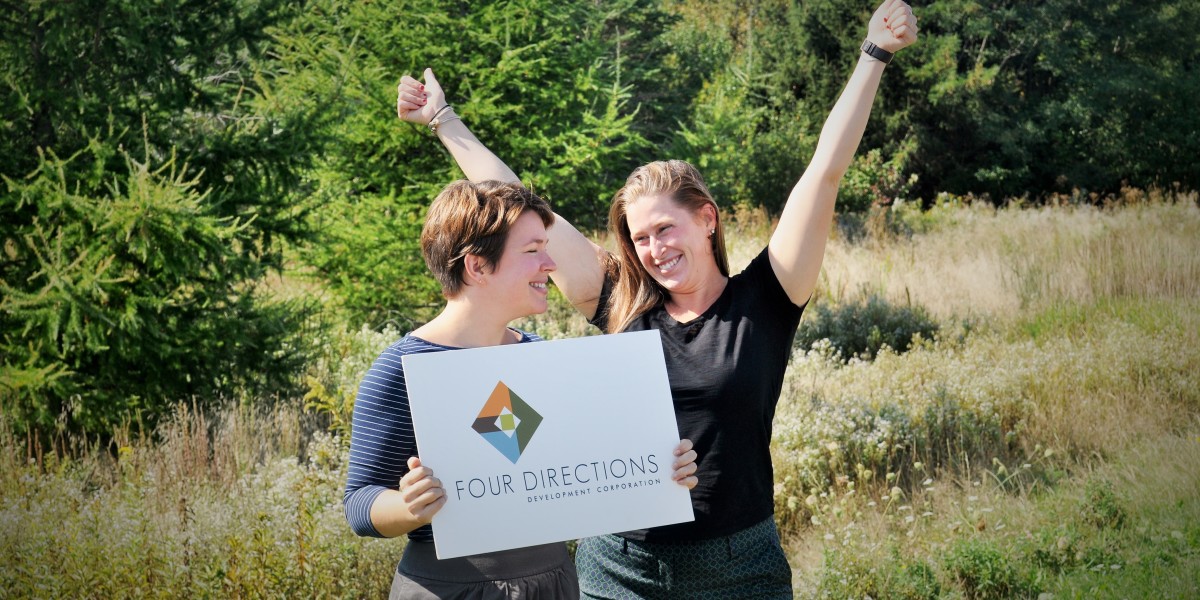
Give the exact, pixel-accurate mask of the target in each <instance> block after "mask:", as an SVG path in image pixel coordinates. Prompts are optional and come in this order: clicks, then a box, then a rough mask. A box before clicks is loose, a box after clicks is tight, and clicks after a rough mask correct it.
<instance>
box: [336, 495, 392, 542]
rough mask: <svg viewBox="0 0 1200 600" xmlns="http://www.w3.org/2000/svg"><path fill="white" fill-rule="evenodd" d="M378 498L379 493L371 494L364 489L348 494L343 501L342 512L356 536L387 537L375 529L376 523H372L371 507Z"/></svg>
mask: <svg viewBox="0 0 1200 600" xmlns="http://www.w3.org/2000/svg"><path fill="white" fill-rule="evenodd" d="M379 491H382V490H379ZM378 496H379V493H378V492H376V493H371V490H367V489H364V488H360V489H358V490H353V491H347V492H346V496H345V497H344V498H343V499H342V510H343V514H344V515H345V517H346V523H347V524H348V525H350V531H353V532H354V534H355V535H357V536H359V537H374V538H382V537H387V536H385V535H383V534H381V533H379V530H378V529H375V523H373V522H372V521H371V505H372V504H374V502H375V498H377V497H378Z"/></svg>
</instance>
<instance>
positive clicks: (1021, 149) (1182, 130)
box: [675, 0, 1200, 210]
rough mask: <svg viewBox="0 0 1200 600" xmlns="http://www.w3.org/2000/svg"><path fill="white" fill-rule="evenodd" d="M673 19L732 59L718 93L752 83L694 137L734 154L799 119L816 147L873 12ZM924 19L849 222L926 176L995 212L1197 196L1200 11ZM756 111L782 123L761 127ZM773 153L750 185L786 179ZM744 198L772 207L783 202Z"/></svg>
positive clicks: (743, 5) (1004, 11) (946, 10)
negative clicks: (1067, 199)
mask: <svg viewBox="0 0 1200 600" xmlns="http://www.w3.org/2000/svg"><path fill="white" fill-rule="evenodd" d="M675 6H676V10H678V11H679V12H681V13H682V14H684V15H685V19H684V21H683V22H681V23H680V24H679V25H677V27H678V28H691V29H696V30H701V31H704V32H707V33H708V34H709V36H710V37H715V38H716V40H715V41H713V40H711V39H709V40H706V41H705V43H706V44H708V45H713V44H715V45H717V46H719V47H722V48H724V49H726V50H727V52H728V56H729V57H730V58H729V62H728V63H727V65H728V66H725V67H723V68H721V67H718V69H716V70H715V71H714V73H713V75H712V76H710V77H709V78H707V81H709V82H729V81H730V78H729V76H728V74H727V72H728V71H729V70H730V69H732V68H734V67H736V68H737V69H740V71H741V72H742V73H744V74H745V75H744V76H743V77H741V78H740V80H739V81H738V82H737V84H736V85H733V86H731V87H730V88H729V90H728V91H726V92H725V96H727V97H734V98H736V104H729V101H728V100H723V99H722V97H721V96H716V97H713V96H710V97H708V98H703V95H702V96H701V97H699V98H698V101H697V103H696V104H695V105H693V111H692V115H691V120H690V121H689V122H688V124H689V129H692V131H693V133H694V132H695V131H696V128H698V129H699V131H704V130H705V129H704V128H705V127H708V128H709V130H711V131H713V134H711V135H708V136H701V137H700V138H699V139H700V140H704V139H709V140H722V139H724V140H726V142H725V143H726V144H731V143H736V141H733V140H728V139H727V137H726V136H728V134H729V133H731V132H733V131H738V132H741V133H742V134H743V137H745V136H748V135H751V134H752V135H756V136H761V135H762V134H763V132H764V131H779V130H780V129H781V127H780V125H783V126H784V127H786V126H788V123H789V120H788V115H789V114H790V113H789V111H800V112H802V113H806V114H807V119H808V123H809V125H808V126H805V127H799V128H797V129H798V130H799V132H800V133H802V134H806V135H807V136H812V135H814V134H815V133H816V131H817V128H819V126H820V120H821V118H822V117H823V115H824V114H825V113H826V112H827V111H828V110H829V107H831V106H832V105H833V102H834V100H835V99H836V97H837V94H838V93H839V92H840V91H841V86H842V85H843V84H844V82H845V78H846V74H847V73H848V71H849V68H850V66H851V64H852V61H853V60H856V59H857V54H856V53H855V52H854V50H853V49H854V48H856V47H857V45H858V44H859V43H860V42H861V39H862V35H863V31H864V28H863V24H864V23H865V22H866V20H867V18H868V15H869V12H870V10H871V9H872V8H873V6H871V5H869V4H864V3H862V2H858V1H856V0H816V1H811V2H800V3H796V2H785V1H783V0H761V1H746V0H728V1H724V2H717V3H709V2H691V1H683V2H677V3H675ZM916 12H917V14H918V16H919V17H920V18H921V28H922V33H921V36H922V39H921V42H920V43H919V44H917V45H916V46H914V47H913V48H911V49H908V50H905V52H904V53H903V54H901V55H900V56H899V57H897V59H896V61H895V62H894V63H892V64H891V65H890V66H889V67H888V73H887V75H886V76H885V77H884V80H883V83H882V86H881V91H880V95H879V98H878V100H877V101H876V104H875V112H874V115H873V116H872V120H871V123H870V125H869V127H868V130H867V134H866V136H865V138H864V141H863V149H865V150H869V149H880V150H881V152H882V155H883V157H885V158H884V161H883V162H884V165H885V168H883V169H880V168H879V167H878V165H876V166H872V165H869V164H864V163H863V161H864V160H867V155H866V153H865V152H860V159H859V161H858V162H856V164H855V165H854V166H853V167H852V169H851V176H850V177H848V180H854V179H855V173H856V172H857V173H859V175H858V179H859V188H858V190H857V191H856V190H849V191H850V193H849V194H843V195H842V196H841V197H840V198H839V201H840V202H843V207H844V208H849V209H852V210H854V209H860V208H865V206H866V205H867V204H869V203H871V202H875V203H878V202H880V201H886V200H887V199H888V198H887V196H889V195H890V196H893V197H894V196H895V195H901V194H902V193H903V192H904V191H905V190H906V189H908V188H909V183H910V180H912V176H913V175H915V176H916V180H915V181H912V183H915V186H912V188H911V189H912V191H913V192H914V193H915V194H916V195H918V196H920V197H923V198H932V197H933V196H934V195H935V194H936V193H937V192H941V191H949V192H953V193H957V194H965V193H976V194H980V193H986V194H989V195H990V196H991V197H992V198H993V199H994V200H996V201H1001V200H1003V199H1005V198H1008V197H1016V196H1034V197H1038V196H1040V195H1043V194H1046V193H1048V192H1055V191H1059V192H1062V191H1070V190H1072V189H1075V188H1085V189H1088V190H1094V191H1099V192H1115V191H1117V190H1118V189H1119V188H1120V186H1121V185H1123V184H1124V183H1128V184H1130V185H1135V186H1140V187H1149V186H1153V185H1160V186H1169V185H1173V184H1174V183H1176V182H1178V183H1180V184H1182V185H1184V186H1185V187H1188V188H1195V187H1196V186H1197V185H1198V184H1200V160H1198V159H1197V158H1196V157H1197V156H1200V141H1198V140H1197V137H1196V136H1195V135H1194V133H1195V132H1196V131H1200V116H1198V115H1197V113H1196V111H1194V110H1192V109H1191V108H1190V104H1191V103H1192V102H1193V100H1192V99H1193V98H1195V97H1196V94H1197V92H1198V91H1200V90H1198V89H1197V86H1200V76H1198V73H1197V71H1196V64H1197V62H1198V61H1197V57H1198V56H1197V55H1198V53H1200V10H1197V9H1196V8H1195V7H1194V6H1192V3H1186V2H1180V1H1178V0H1154V1H1150V2H1108V3H1102V4H1099V5H1097V4H1096V3H1087V2H1079V1H1077V0H1048V1H1045V2H1020V1H1016V0H1011V1H1005V2H989V3H983V2H977V1H974V0H940V1H936V2H929V3H918V4H917V5H916ZM685 37H686V36H685ZM690 39H694V36H693V38H690ZM1163 40H1171V41H1172V43H1163ZM694 46H695V49H693V50H689V52H696V53H697V54H698V55H703V51H702V49H703V47H704V44H695V45H694ZM789 96H790V97H791V98H792V101H790V102H789V101H786V100H784V99H785V98H787V97H789ZM722 105H726V106H728V107H729V108H728V109H726V110H723V111H720V110H719V109H717V107H720V106H722ZM714 110H718V114H719V115H721V114H728V115H731V116H732V117H733V118H732V119H726V118H725V117H724V116H721V117H720V118H718V119H716V122H718V123H720V124H721V125H723V126H725V128H726V129H723V130H720V129H714V128H712V127H711V126H708V125H707V123H709V122H711V121H712V120H713V119H712V116H711V115H712V114H713V112H714ZM758 110H768V111H774V114H776V115H779V117H780V118H779V119H777V120H774V121H770V120H758V121H757V123H756V126H754V127H750V125H747V123H749V122H752V121H754V119H753V115H754V114H755V112H756V111H758ZM738 123H741V124H740V125H738ZM731 124H732V125H731ZM688 135H689V134H688V133H685V134H684V136H685V138H687V137H688ZM789 137H790V139H792V140H795V145H794V146H793V148H791V149H790V150H789V158H791V159H793V160H795V161H796V162H797V163H799V164H800V165H801V167H800V170H802V165H803V163H805V162H807V159H808V154H807V152H806V151H805V150H806V149H808V148H811V142H807V141H806V139H805V137H804V136H803V135H801V136H796V137H791V136H789ZM696 141H698V140H692V139H689V142H691V143H690V146H691V147H692V148H699V150H700V151H699V152H693V153H692V155H693V156H695V157H696V159H697V160H698V161H700V162H703V161H704V160H705V159H706V158H707V159H709V160H713V158H712V157H714V156H716V157H718V159H717V161H716V162H717V163H718V164H724V163H731V164H732V163H736V160H732V161H731V160H725V159H719V157H721V156H729V155H730V152H729V151H728V150H725V149H723V148H721V146H720V145H719V144H716V145H714V144H703V143H701V144H697V143H695V142H696ZM753 145H754V146H755V147H756V148H761V147H763V146H764V144H763V142H762V141H761V139H760V140H758V141H756V142H755V144H753ZM709 148H711V149H709ZM764 154H765V155H766V156H764V157H763V159H762V160H759V159H755V160H746V159H744V158H743V162H744V163H745V164H744V165H737V169H736V170H738V171H739V172H740V173H741V179H744V180H749V181H758V180H759V179H761V178H764V177H769V176H770V175H768V174H767V173H771V174H773V173H776V172H779V171H780V169H779V167H778V166H777V165H776V164H773V163H772V160H771V156H772V155H773V154H774V153H773V152H772V153H764ZM776 161H778V159H776ZM876 162H878V161H876ZM764 170H765V171H766V172H764ZM790 172H797V171H796V170H795V169H793V170H792V171H790ZM790 172H789V173H790ZM785 179H787V178H785ZM872 180H874V181H873V182H872V183H871V184H870V185H867V186H866V188H864V187H863V184H864V183H865V182H866V181H872ZM780 185H783V183H781V184H780ZM717 187H720V186H717ZM872 196H875V198H874V199H872ZM735 197H736V199H737V200H739V201H740V200H747V201H750V202H753V203H755V204H764V205H766V206H773V202H774V198H777V197H778V192H774V193H768V194H767V195H766V196H765V197H763V196H751V195H749V194H746V193H741V192H739V193H735Z"/></svg>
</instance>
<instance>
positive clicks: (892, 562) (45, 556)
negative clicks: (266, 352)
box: [0, 196, 1200, 597]
mask: <svg viewBox="0 0 1200 600" xmlns="http://www.w3.org/2000/svg"><path fill="white" fill-rule="evenodd" d="M891 216H892V223H893V227H894V228H893V229H892V230H891V231H892V233H885V234H884V235H877V236H876V237H873V238H871V237H868V238H866V239H861V238H859V239H858V241H851V239H850V237H849V236H837V237H835V239H833V240H831V242H830V244H829V249H828V252H827V255H826V257H825V268H824V270H823V272H822V275H821V283H820V287H819V290H818V292H817V297H816V299H815V301H816V302H826V303H836V302H839V301H843V300H849V299H854V298H856V297H858V296H859V295H861V294H864V293H878V294H883V295H885V296H886V297H888V298H889V299H891V300H892V301H893V302H898V303H908V302H911V303H913V304H919V305H923V306H925V307H926V308H927V309H928V310H929V311H930V312H931V313H932V314H934V315H936V316H937V317H939V318H940V320H941V321H942V323H943V332H944V334H943V335H942V337H941V338H940V339H938V340H935V341H931V342H927V343H923V344H921V345H918V346H917V347H916V348H915V349H914V350H911V351H909V352H908V353H906V354H903V355H898V354H895V353H889V352H884V353H883V354H881V355H880V357H879V358H877V359H876V360H874V361H872V362H861V361H851V363H850V364H842V363H840V362H837V361H834V360H833V359H832V358H831V356H830V354H829V352H828V351H826V350H822V349H821V348H819V347H818V349H816V350H815V351H813V352H807V353H805V352H798V353H797V355H796V356H795V357H794V358H793V364H792V367H791V368H790V370H789V373H788V378H787V381H786V384H785V390H784V395H783V398H782V399H781V401H780V405H779V409H778V414H777V418H776V441H775V444H774V448H773V451H774V459H775V467H776V473H777V489H776V499H777V516H778V520H779V523H780V525H781V529H782V532H783V534H784V536H785V538H786V539H787V540H788V543H789V544H790V548H791V549H792V561H793V566H794V567H797V568H798V569H799V570H798V571H797V582H798V583H799V585H800V591H799V593H800V595H801V596H809V595H820V594H824V595H826V596H828V597H847V596H857V597H862V596H863V595H872V596H873V597H884V596H887V595H888V594H889V593H891V594H892V595H895V594H896V593H898V592H897V590H900V589H902V588H903V589H905V590H910V591H911V590H921V589H924V590H926V591H928V590H930V589H935V588H936V589H938V590H941V591H944V592H947V593H951V594H952V595H953V594H958V595H960V596H962V595H965V596H970V595H971V594H972V592H971V591H970V588H969V587H964V586H969V585H970V584H969V583H963V580H960V579H961V577H962V576H963V575H962V573H960V572H959V571H961V569H962V565H961V564H960V563H953V564H951V563H949V562H945V561H943V559H942V557H944V556H957V557H968V558H970V557H975V558H979V557H983V558H987V557H989V556H992V555H990V554H987V553H986V552H983V551H982V550H980V548H981V547H979V546H974V545H964V543H966V542H970V543H971V544H974V543H975V542H976V541H980V540H983V541H985V542H987V543H994V544H997V547H998V548H1002V549H1003V550H1004V552H1006V553H1008V554H1011V555H1013V556H1016V557H1024V558H1020V560H1022V561H1025V562H1024V563H1022V564H1024V565H1033V567H1029V568H1035V567H1036V568H1037V569H1042V570H1043V571H1044V572H1047V573H1052V574H1053V577H1054V578H1055V579H1053V580H1045V581H1042V582H1041V583H1039V584H1038V586H1040V587H1039V588H1038V589H1045V590H1052V591H1062V592H1063V593H1066V594H1067V595H1070V596H1073V597H1080V596H1092V595H1097V593H1093V592H1094V590H1095V589H1099V588H1098V587H1096V586H1098V585H1099V586H1103V585H1109V584H1111V583H1112V581H1114V580H1113V579H1112V577H1113V576H1112V575H1111V573H1117V572H1118V571H1116V570H1113V569H1112V566H1111V565H1113V564H1117V565H1121V566H1122V568H1123V569H1124V571H1119V572H1120V573H1129V575H1128V577H1127V578H1126V579H1121V580H1119V582H1118V583H1119V585H1117V586H1116V587H1114V588H1113V589H1117V590H1123V591H1122V592H1121V594H1118V595H1117V597H1120V596H1121V595H1123V596H1125V597H1132V596H1137V595H1144V594H1145V593H1146V592H1147V590H1152V589H1154V588H1153V587H1152V586H1153V585H1154V584H1155V581H1171V582H1176V583H1172V584H1171V585H1172V586H1174V587H1170V588H1168V590H1169V592H1168V593H1174V594H1176V595H1180V594H1181V593H1183V592H1186V591H1187V590H1188V589H1189V588H1188V585H1189V581H1195V579H1196V578H1195V577H1193V579H1191V580H1189V579H1188V577H1191V576H1193V575H1195V573H1196V572H1197V567H1196V565H1197V564H1200V526H1195V525H1188V523H1189V522H1193V523H1195V522H1200V505H1198V503H1196V502H1195V497H1196V495H1195V494H1196V490H1198V489H1200V487H1198V486H1200V474H1198V473H1200V471H1197V470H1196V468H1195V465H1196V463H1197V461H1198V460H1200V342H1198V341H1197V335H1196V333H1197V332H1200V300H1198V298H1200V209H1198V208H1197V202H1196V198H1195V197H1193V196H1187V197H1180V198H1175V199H1173V200H1170V201H1166V200H1157V201H1145V202H1134V203H1131V204H1129V205H1125V206H1121V207H1117V208H1113V209H1097V208H1090V207H1058V208H1044V209H1036V210H1023V209H1015V208H1014V209H1002V210H992V209H988V208H980V207H955V206H951V205H943V206H940V207H938V208H936V209H934V210H933V211H930V212H927V213H914V212H908V211H906V210H905V209H899V210H897V211H895V212H894V213H893V214H892V215H891ZM728 226H729V231H730V234H729V236H728V238H729V239H730V243H731V248H730V252H731V262H732V264H733V267H734V269H735V270H737V269H740V268H741V267H742V266H744V265H745V264H746V263H747V262H749V260H750V259H751V258H752V257H753V255H754V254H755V253H757V252H758V251H759V250H761V248H762V247H763V245H765V244H766V241H767V236H768V232H769V229H770V224H769V222H768V220H767V219H766V218H765V217H763V216H762V214H761V213H754V212H752V211H746V212H743V213H741V214H739V215H738V217H737V218H736V219H735V220H733V222H731V223H730V224H729V225H728ZM898 231H911V232H912V233H911V234H900V233H896V232H898ZM963 318H969V319H971V322H972V323H973V327H972V328H971V330H970V332H969V333H967V331H966V330H965V329H963V328H962V327H961V319H963ZM516 325H517V326H519V327H523V328H526V329H530V330H533V331H535V332H538V333H540V334H542V335H543V336H544V337H547V338H551V339H553V338H562V337H570V336H578V335H589V334H594V333H596V332H595V331H594V329H592V328H590V327H589V326H587V325H586V323H584V322H583V319H582V318H581V317H579V316H578V315H576V314H574V311H572V310H571V309H570V308H569V307H568V306H566V304H565V302H563V301H562V300H561V298H558V299H557V300H556V301H555V302H554V303H552V307H551V310H550V311H549V313H548V314H546V315H542V316H539V317H535V318H531V319H528V320H525V321H523V322H521V323H517V324H516ZM399 334H400V332H396V331H386V332H383V333H379V332H373V331H369V330H366V329H353V328H347V329H346V330H344V331H335V332H332V333H330V338H329V339H325V340H315V341H314V343H320V344H322V345H323V347H325V348H326V349H327V352H325V353H324V355H323V356H321V357H320V358H319V360H317V361H316V362H314V364H313V365H311V366H310V372H309V373H308V374H307V375H308V377H309V379H308V380H309V383H310V387H311V390H312V393H310V395H309V397H308V398H307V402H308V405H309V411H303V410H301V409H300V408H299V407H298V406H296V405H292V406H291V407H287V406H283V407H280V408H278V409H273V410H257V411H256V410H250V409H247V408H239V407H231V408H229V409H227V410H225V411H223V412H221V413H219V414H215V415H210V414H198V413H196V412H195V411H192V410H191V409H190V408H188V407H186V406H183V407H180V408H179V409H178V411H177V412H176V413H175V414H174V415H173V416H172V417H171V418H169V419H167V420H166V421H165V422H164V424H163V425H162V426H161V428H160V429H159V431H158V432H156V435H155V436H153V437H148V436H147V437H142V436H137V435H133V434H131V433H129V432H116V436H115V438H114V443H113V446H112V447H106V448H99V447H95V446H91V447H89V446H87V444H86V443H83V442H81V441H78V440H74V441H72V444H63V447H68V448H73V450H72V452H70V453H69V454H70V455H69V456H68V457H65V458H62V457H57V456H56V455H55V454H53V453H44V454H42V455H40V459H39V458H34V459H33V460H32V461H30V459H29V455H30V452H29V449H30V447H29V446H28V445H27V444H26V443H25V441H24V440H22V439H18V438H16V437H15V436H14V435H13V434H12V433H11V432H10V431H9V430H7V429H5V428H4V427H3V426H2V425H0V567H2V568H0V597H9V596H12V597H142V596H152V597H179V596H205V597H209V596H220V597H251V596H253V597H262V596H269V597H312V596H330V597H363V596H378V595H381V594H382V593H384V592H385V591H386V589H387V585H388V582H389V580H390V577H391V572H392V569H393V568H394V565H395V561H396V560H397V558H398V556H399V553H400V552H401V551H402V543H398V542H396V541H389V540H363V539H359V538H355V537H354V536H353V535H352V534H351V533H350V532H349V530H348V528H347V527H346V525H345V521H344V519H343V516H342V509H341V486H342V485H343V484H344V478H345V471H344V469H345V448H344V438H341V439H338V438H335V437H332V436H330V435H328V434H325V433H319V432H318V433H315V434H314V431H313V428H314V417H313V415H312V412H311V411H317V412H320V413H322V418H323V419H324V421H323V422H325V423H330V422H331V423H333V424H334V426H335V427H340V428H343V429H342V430H340V431H343V432H344V428H345V427H346V426H347V425H348V422H349V420H348V419H349V410H350V407H351V406H352V400H353V394H354V388H355V386H356V385H357V382H358V379H359V378H360V377H361V374H362V372H363V371H364V370H365V369H366V368H367V366H368V365H369V363H370V361H371V359H373V358H374V356H375V355H376V354H377V353H378V351H379V350H380V349H381V348H382V346H383V345H386V344H387V343H390V341H392V340H393V338H395V337H397V336H398V335H399ZM1095 478H1099V479H1102V480H1104V481H1107V482H1112V483H1113V485H1114V486H1116V489H1117V496H1115V497H1117V498H1118V499H1117V500H1114V501H1113V502H1115V503H1116V506H1117V509H1119V510H1124V511H1126V512H1127V513H1128V515H1129V521H1130V522H1131V523H1133V525H1130V527H1133V528H1134V529H1133V530H1130V529H1114V528H1108V529H1103V528H1100V529H1097V528H1096V527H1093V526H1092V525H1088V524H1087V520H1088V519H1087V514H1090V513H1086V511H1084V512H1081V509H1079V506H1081V502H1083V500H1081V499H1080V498H1081V497H1083V496H1085V494H1084V492H1083V491H1082V490H1083V489H1084V488H1083V487H1082V486H1083V483H1082V482H1083V481H1085V480H1086V481H1090V480H1091V479H1095ZM1077 479H1078V481H1079V482H1080V483H1079V484H1078V485H1076V483H1075V482H1076V480H1077ZM1100 489H1103V488H1100ZM1105 498H1107V497H1105V496H1103V495H1101V496H1100V501H1096V500H1089V502H1092V504H1096V503H1097V502H1100V503H1101V504H1103V503H1104V502H1108V500H1106V499H1105ZM1085 504H1086V503H1085ZM1122 507H1124V508H1122ZM1094 508H1096V507H1094V506H1092V507H1090V508H1088V510H1092V509H1094ZM1100 508H1104V506H1100ZM1093 512H1094V511H1093ZM1081 515H1082V516H1081ZM1189 520H1190V521H1189ZM1064 524H1065V525H1064ZM1060 527H1065V529H1063V530H1062V531H1061V532H1060V529H1059V528H1060ZM1156 548H1170V549H1171V550H1170V552H1171V553H1173V554H1174V555H1176V558H1174V559H1172V560H1174V561H1175V562H1170V563H1169V564H1168V563H1162V564H1161V565H1159V566H1154V567H1153V568H1151V567H1148V566H1144V565H1145V564H1148V563H1149V562H1150V561H1151V559H1145V560H1146V562H1144V563H1142V564H1143V566H1141V567H1139V566H1137V564H1138V562H1137V561H1138V560H1141V558H1140V557H1142V556H1143V554H1144V555H1145V556H1150V554H1147V553H1149V552H1151V550H1150V549H1156ZM984 549H985V550H986V548H984ZM1154 551H1157V550H1154ZM972 553H975V554H972ZM1077 554H1078V555H1079V556H1082V557H1083V558H1077V557H1076V555H1077ZM1154 556H1158V555H1157V554H1156V555H1154ZM956 560H957V559H956ZM1014 560H1016V559H1014ZM1153 560H1158V559H1153ZM1163 560H1167V559H1163ZM1039 561H1040V562H1039ZM1045 561H1051V562H1053V561H1059V563H1061V564H1059V563H1053V564H1052V565H1051V567H1052V568H1051V567H1046V566H1045V565H1046V564H1047V563H1046V562H1045ZM1097 561H1100V562H1097ZM1098 564H1102V565H1103V567H1104V569H1105V572H1104V573H1098V572H1096V573H1093V571H1091V570H1088V569H1094V568H1095V566H1096V565H1098ZM1155 564H1156V565H1157V564H1158V563H1155ZM1055 565H1057V566H1055ZM1046 569H1050V570H1049V571H1046ZM1055 569H1057V570H1055ZM1081 569H1082V571H1080V570H1081ZM1110 571H1111V573H1110ZM914 573H915V575H914ZM1081 573H1082V574H1081ZM1105 576H1107V577H1109V579H1094V578H1101V577H1105ZM1096 581H1099V582H1100V583H1098V584H1097V583H1096ZM1106 582H1107V583H1106ZM1018 583H1019V582H1018ZM930 585H932V586H933V587H929V586H930ZM1014 585H1015V584H1014ZM905 586H908V587H905ZM922 586H925V587H922ZM1014 589H1015V588H1014ZM1022 589H1025V588H1022ZM1028 589H1033V588H1028ZM879 590H883V592H882V593H881V592H880V591H879ZM889 590H890V592H889ZM1170 590H1173V591H1170ZM940 593H941V592H939V594H940ZM905 594H908V592H905ZM1101 595H1103V594H1101ZM910 597H936V594H935V595H932V596H930V595H924V596H923V595H919V594H917V595H910Z"/></svg>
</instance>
